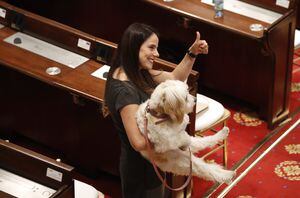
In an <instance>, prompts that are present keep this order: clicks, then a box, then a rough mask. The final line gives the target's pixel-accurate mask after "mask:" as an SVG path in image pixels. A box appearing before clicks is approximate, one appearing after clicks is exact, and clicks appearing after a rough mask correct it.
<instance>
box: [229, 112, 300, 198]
mask: <svg viewBox="0 0 300 198" xmlns="http://www.w3.org/2000/svg"><path fill="white" fill-rule="evenodd" d="M298 117H300V116H298ZM299 143H300V126H299V125H298V127H297V128H296V129H294V130H292V131H291V132H290V133H289V134H288V135H287V136H286V137H285V138H284V139H283V140H282V141H281V142H280V143H279V144H277V145H276V146H275V147H274V148H273V149H272V150H271V151H270V152H269V153H268V154H267V155H266V156H265V157H264V158H263V159H262V160H261V161H260V162H259V163H257V164H256V165H255V166H254V168H253V169H251V171H250V172H249V173H248V174H247V175H246V176H245V177H244V178H243V179H242V180H241V181H240V182H239V183H238V184H237V185H236V186H235V187H234V188H233V189H231V191H230V192H229V193H228V194H227V196H226V197H239V196H248V197H285V198H286V197H295V195H296V194H299V184H300V144H299Z"/></svg>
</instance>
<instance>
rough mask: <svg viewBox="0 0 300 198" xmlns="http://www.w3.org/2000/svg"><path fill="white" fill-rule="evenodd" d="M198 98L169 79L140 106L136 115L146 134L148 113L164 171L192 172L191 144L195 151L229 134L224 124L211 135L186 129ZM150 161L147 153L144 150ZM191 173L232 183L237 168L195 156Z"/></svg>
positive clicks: (150, 131) (158, 162)
mask: <svg viewBox="0 0 300 198" xmlns="http://www.w3.org/2000/svg"><path fill="white" fill-rule="evenodd" d="M194 105H195V97H194V96H192V95H190V94H189V92H188V86H187V84H185V83H183V82H181V81H178V80H167V81H165V82H163V83H161V84H160V85H158V86H157V87H156V88H155V90H154V92H153V93H152V95H151V97H150V99H149V100H147V101H146V102H144V103H143V104H141V105H140V106H139V109H138V111H137V114H136V119H137V123H138V126H139V129H140V131H141V132H142V133H143V134H146V133H145V126H144V125H145V122H144V119H145V116H146V119H147V120H148V121H147V122H148V123H147V130H148V139H149V141H150V143H151V145H152V146H153V151H154V154H153V157H152V158H153V160H154V162H155V164H156V165H157V166H158V167H159V168H160V169H161V170H163V171H166V172H172V173H174V174H177V175H189V173H190V153H189V150H188V149H187V148H188V147H190V150H191V152H192V153H196V152H198V151H199V150H202V149H205V148H207V147H212V146H214V145H216V144H217V143H218V142H219V141H222V140H224V139H225V138H226V137H227V136H228V132H229V129H228V128H227V127H224V128H223V129H222V130H221V131H219V132H218V133H216V134H215V135H212V136H207V137H193V136H190V135H188V133H187V132H186V131H185V129H186V126H187V124H188V123H189V117H188V115H187V114H188V113H190V112H192V111H193V108H194ZM141 154H142V155H143V156H144V157H145V158H146V159H148V160H149V156H148V155H147V152H142V153H141ZM191 160H192V167H193V169H192V175H193V176H198V177H200V178H203V179H206V180H210V181H217V182H220V183H222V182H226V183H229V182H230V181H231V179H232V177H233V176H234V175H235V172H234V171H230V170H225V169H223V168H222V167H221V166H220V165H218V164H212V163H206V162H205V161H204V160H203V159H202V158H198V157H196V156H194V155H192V159H191Z"/></svg>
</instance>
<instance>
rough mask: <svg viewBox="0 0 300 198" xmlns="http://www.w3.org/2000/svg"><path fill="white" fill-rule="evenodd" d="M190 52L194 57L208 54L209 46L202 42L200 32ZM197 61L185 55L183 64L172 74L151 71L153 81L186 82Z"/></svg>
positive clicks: (197, 33)
mask: <svg viewBox="0 0 300 198" xmlns="http://www.w3.org/2000/svg"><path fill="white" fill-rule="evenodd" d="M189 50H190V52H192V53H193V54H194V55H198V54H207V53H208V45H207V43H206V41H205V40H200V33H199V32H196V39H195V41H194V43H193V44H192V46H191V47H190V48H189ZM195 60H196V58H193V57H191V56H189V55H188V54H185V56H184V57H183V59H182V60H181V62H180V63H179V64H178V65H177V67H176V68H175V69H174V70H173V71H172V72H161V71H157V70H151V71H150V73H151V74H152V75H153V79H154V80H155V81H156V82H158V83H160V82H163V81H165V80H168V79H170V80H181V81H185V80H186V79H187V78H188V76H189V74H190V73H191V71H192V68H193V65H194V63H195Z"/></svg>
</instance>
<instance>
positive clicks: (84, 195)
mask: <svg viewBox="0 0 300 198" xmlns="http://www.w3.org/2000/svg"><path fill="white" fill-rule="evenodd" d="M74 197H75V198H104V194H103V193H101V192H100V191H98V190H97V189H96V188H94V187H93V186H91V185H89V184H87V183H84V182H81V181H78V180H75V179H74Z"/></svg>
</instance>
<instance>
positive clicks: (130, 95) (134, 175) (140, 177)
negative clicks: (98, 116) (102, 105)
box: [105, 79, 161, 198]
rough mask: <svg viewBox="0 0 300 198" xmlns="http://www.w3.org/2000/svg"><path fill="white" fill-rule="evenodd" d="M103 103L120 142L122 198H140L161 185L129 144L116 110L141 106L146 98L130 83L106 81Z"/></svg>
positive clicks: (115, 80) (150, 168)
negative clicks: (131, 105)
mask: <svg viewBox="0 0 300 198" xmlns="http://www.w3.org/2000/svg"><path fill="white" fill-rule="evenodd" d="M106 83H108V84H107V87H106V93H105V102H106V104H107V106H108V109H109V111H110V113H111V116H112V119H113V122H114V125H115V128H116V130H117V132H118V134H119V137H120V140H121V156H120V174H121V182H122V193H123V197H124V198H135V197H136V198H141V197H145V193H146V191H147V190H149V189H154V188H157V187H159V186H160V185H161V182H160V181H159V179H158V177H157V175H156V173H155V171H154V169H153V167H152V165H151V163H149V162H148V161H147V160H146V159H144V158H143V157H142V156H141V154H140V153H139V152H136V151H135V150H134V149H133V148H132V147H131V145H130V143H129V140H128V137H127V135H126V132H125V129H124V125H123V123H122V118H121V116H120V112H119V110H120V109H121V108H122V107H124V106H126V105H129V104H141V103H143V102H144V101H146V100H147V99H148V98H149V95H147V94H146V93H145V92H143V91H141V90H139V89H138V88H137V87H136V86H135V85H134V84H133V83H132V82H130V81H120V80H117V79H109V80H108V81H107V82H106Z"/></svg>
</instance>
